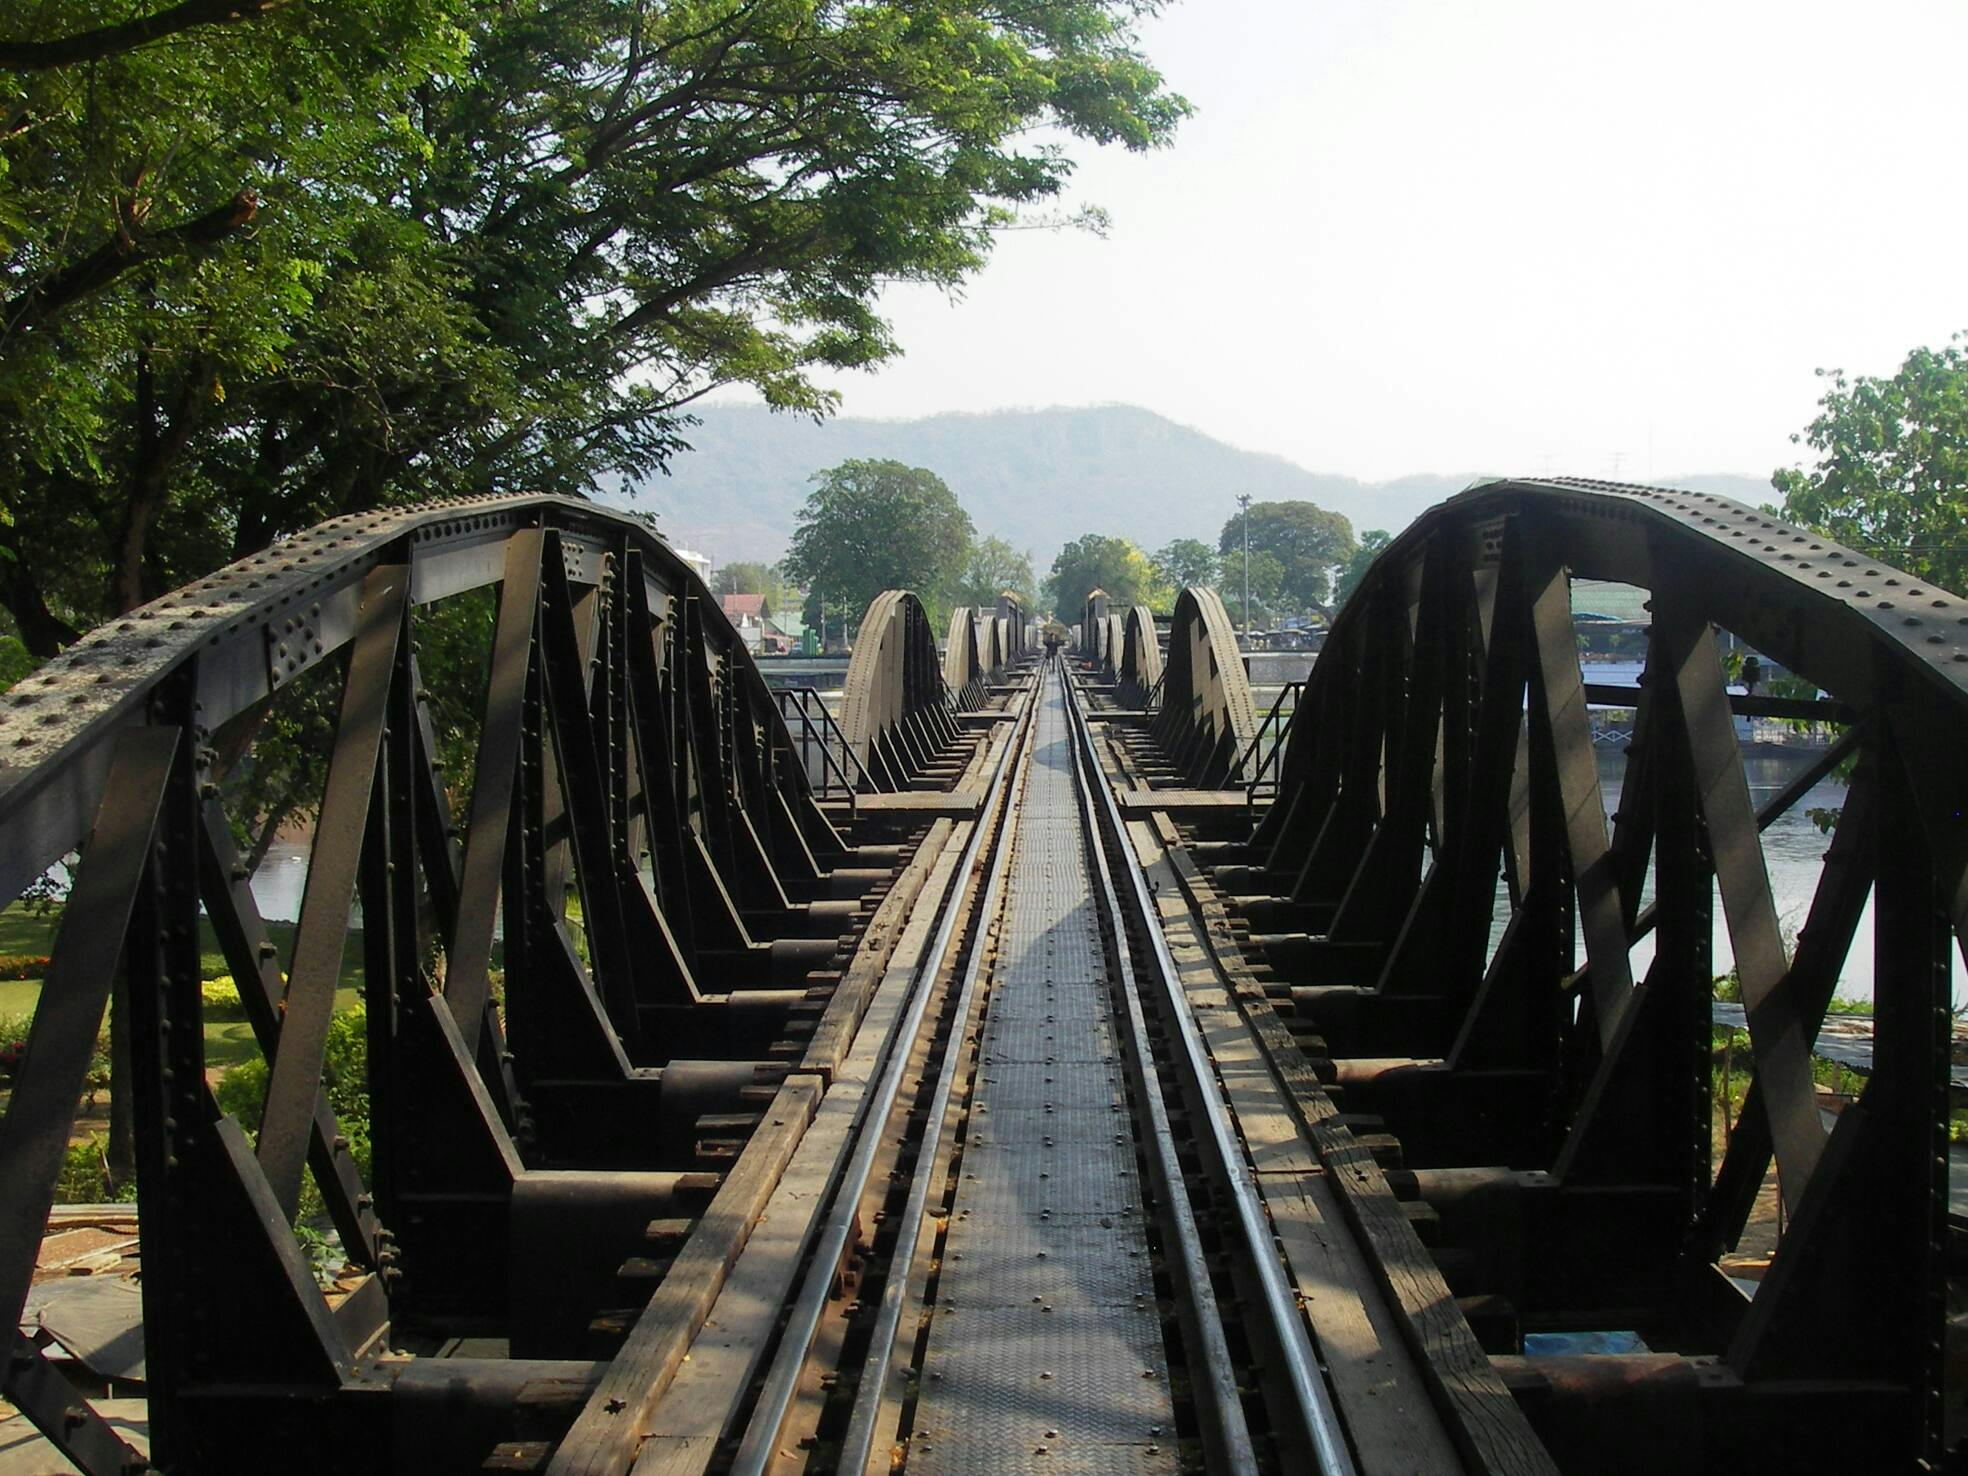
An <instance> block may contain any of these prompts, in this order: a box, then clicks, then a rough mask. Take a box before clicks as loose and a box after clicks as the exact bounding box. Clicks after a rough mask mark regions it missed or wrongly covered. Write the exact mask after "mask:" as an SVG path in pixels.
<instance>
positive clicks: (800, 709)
mask: <svg viewBox="0 0 1968 1476" xmlns="http://www.w3.org/2000/svg"><path fill="white" fill-rule="evenodd" d="M772 696H773V700H774V701H775V702H776V703H778V706H779V715H780V717H781V718H783V719H785V720H786V721H787V732H788V734H789V735H790V734H791V732H792V724H791V719H792V717H793V716H794V712H793V711H791V710H789V709H788V701H789V699H790V703H791V708H792V709H794V710H796V711H797V714H798V717H799V724H800V730H799V735H798V741H799V748H800V762H801V763H802V764H806V763H809V762H810V756H811V753H812V751H813V748H814V747H815V746H817V747H818V748H819V751H820V759H821V764H822V768H821V777H820V779H819V781H818V792H819V795H820V797H821V798H822V799H832V798H834V780H835V779H836V778H837V779H839V781H840V787H841V789H842V791H844V792H845V793H846V795H847V802H848V805H849V807H850V809H851V808H852V807H853V805H854V796H855V795H856V794H857V793H858V792H859V791H860V789H861V787H862V785H864V784H865V783H866V782H867V778H868V771H867V769H866V768H865V767H864V766H863V764H862V763H861V759H860V757H859V756H858V755H857V754H856V753H855V752H854V750H853V748H852V747H851V746H849V744H848V741H847V734H845V733H844V732H842V731H841V726H840V722H839V720H838V719H836V718H835V716H834V715H833V713H832V712H831V711H829V710H828V708H827V703H826V700H825V699H824V698H822V697H821V696H820V694H819V693H818V692H817V691H815V690H814V689H813V688H812V687H774V688H773V689H772ZM815 706H817V707H818V708H819V712H820V715H819V721H818V722H817V723H816V722H815V720H814V716H813V711H812V709H813V708H814V707H815ZM829 734H832V737H833V741H829V737H828V735H829ZM835 742H837V743H838V744H839V751H840V757H839V758H836V757H835V748H834V744H835ZM842 759H845V760H846V763H847V764H851V765H853V767H854V770H855V772H854V773H853V774H849V773H848V772H847V768H846V765H844V764H843V763H842V762H841V760H842ZM807 777H808V778H809V779H811V778H812V775H811V773H810V772H809V774H808V776H807Z"/></svg>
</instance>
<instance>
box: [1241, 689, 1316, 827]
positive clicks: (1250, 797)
mask: <svg viewBox="0 0 1968 1476" xmlns="http://www.w3.org/2000/svg"><path fill="white" fill-rule="evenodd" d="M1304 689H1305V683H1304V682H1302V681H1300V682H1286V683H1285V684H1284V686H1282V687H1280V688H1279V689H1278V695H1277V698H1276V699H1275V700H1274V701H1273V702H1272V704H1271V710H1270V711H1269V712H1267V713H1265V714H1264V716H1263V718H1262V719H1261V720H1260V721H1259V722H1258V725H1257V731H1256V732H1255V733H1253V734H1252V735H1251V741H1250V743H1249V744H1248V745H1246V746H1245V748H1244V751H1243V752H1242V753H1241V754H1239V755H1238V756H1237V762H1236V763H1235V764H1234V765H1233V766H1232V767H1231V770H1230V774H1231V778H1232V781H1233V782H1235V781H1236V780H1237V779H1239V778H1241V779H1242V781H1243V785H1244V796H1245V799H1246V801H1247V802H1248V803H1250V804H1252V805H1255V804H1256V803H1257V800H1258V791H1259V790H1260V789H1263V790H1264V791H1265V798H1266V799H1271V798H1275V797H1276V795H1277V792H1278V771H1279V769H1280V767H1281V765H1282V762H1283V756H1284V752H1285V742H1286V740H1287V739H1288V738H1289V737H1290V736H1291V728H1292V719H1293V718H1295V717H1297V716H1298V706H1299V703H1298V699H1299V698H1300V696H1302V695H1303V693H1304ZM1287 697H1289V698H1290V699H1291V708H1290V710H1289V711H1287V710H1286V709H1285V699H1286V698H1287ZM1274 729H1275V730H1276V731H1275V733H1274V732H1273V730H1274ZM1267 734H1271V735H1272V736H1271V746H1270V747H1269V748H1267V749H1265V750H1264V753H1263V756H1262V757H1261V758H1260V757H1258V750H1259V748H1260V747H1262V746H1263V744H1264V739H1265V736H1266V735H1267ZM1253 759H1255V760H1256V767H1255V768H1254V769H1253V768H1252V767H1251V762H1252V760H1253ZM1267 774H1268V775H1270V776H1271V778H1270V782H1269V784H1268V786H1267V784H1266V781H1265V776H1266V775H1267Z"/></svg>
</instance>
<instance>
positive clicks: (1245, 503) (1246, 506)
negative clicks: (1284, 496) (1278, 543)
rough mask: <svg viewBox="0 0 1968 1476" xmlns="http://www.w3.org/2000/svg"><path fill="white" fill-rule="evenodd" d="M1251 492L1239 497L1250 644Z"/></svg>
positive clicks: (1247, 641)
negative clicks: (1242, 524) (1241, 515)
mask: <svg viewBox="0 0 1968 1476" xmlns="http://www.w3.org/2000/svg"><path fill="white" fill-rule="evenodd" d="M1250 505H1251V500H1250V493H1248V492H1246V493H1244V494H1243V495H1242V496H1241V497H1239V498H1238V499H1237V506H1238V507H1240V508H1242V509H1243V511H1244V644H1245V645H1246V646H1248V645H1249V644H1250Z"/></svg>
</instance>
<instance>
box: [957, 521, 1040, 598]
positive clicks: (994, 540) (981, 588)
mask: <svg viewBox="0 0 1968 1476" xmlns="http://www.w3.org/2000/svg"><path fill="white" fill-rule="evenodd" d="M1037 588H1038V581H1037V580H1036V579H1034V578H1033V577H1032V556H1031V555H1030V554H1029V553H1021V552H1019V550H1018V549H1017V548H1015V547H1014V546H1013V545H1012V544H1011V543H1010V542H1009V541H1008V540H1006V539H1003V538H999V537H997V536H995V535H993V536H991V537H989V538H980V539H979V540H978V541H977V542H976V543H974V544H972V545H971V548H970V553H969V554H968V555H967V556H966V557H965V559H964V562H963V568H962V569H961V570H960V571H959V572H958V575H957V579H956V582H955V583H954V584H953V585H952V586H951V588H950V591H949V594H950V603H951V604H953V605H977V606H980V607H984V608H989V607H991V606H993V605H996V604H997V602H998V596H999V595H1001V594H1003V593H1004V592H1005V591H1006V590H1010V591H1011V592H1012V593H1013V594H1015V595H1017V596H1018V597H1019V599H1020V600H1022V601H1023V602H1024V604H1025V608H1026V609H1028V610H1030V609H1033V608H1035V607H1036V605H1037V603H1038V602H1037V600H1035V599H1034V598H1033V595H1034V593H1035V591H1036V590H1037Z"/></svg>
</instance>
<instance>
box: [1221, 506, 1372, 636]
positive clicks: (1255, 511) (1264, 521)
mask: <svg viewBox="0 0 1968 1476" xmlns="http://www.w3.org/2000/svg"><path fill="white" fill-rule="evenodd" d="M1248 516H1249V518H1250V547H1251V553H1252V554H1254V555H1255V554H1257V553H1260V552H1261V553H1268V554H1271V555H1273V556H1275V557H1276V558H1277V560H1278V563H1279V566H1280V570H1281V572H1280V575H1279V581H1278V598H1279V599H1281V600H1283V601H1284V602H1285V603H1286V604H1287V605H1290V606H1292V607H1295V608H1301V609H1302V608H1306V607H1312V608H1324V606H1325V605H1326V603H1327V602H1328V601H1329V600H1330V599H1331V598H1332V575H1333V566H1334V565H1336V564H1344V563H1345V562H1346V561H1347V560H1348V559H1350V558H1352V557H1353V550H1354V547H1355V545H1354V542H1353V525H1352V523H1350V522H1348V521H1347V519H1346V517H1345V516H1344V515H1343V514H1341V513H1336V512H1328V511H1327V510H1326V509H1325V508H1323V507H1320V506H1319V505H1318V504H1316V503H1311V502H1253V503H1252V504H1251V506H1250V512H1249V514H1248ZM1244 517H1245V514H1242V513H1239V514H1237V515H1235V516H1233V517H1232V518H1231V519H1230V520H1229V521H1228V522H1226V523H1225V524H1224V525H1223V533H1222V536H1221V537H1220V538H1218V540H1217V548H1218V549H1219V550H1220V551H1221V552H1223V553H1225V554H1229V553H1232V552H1234V553H1235V554H1236V555H1237V558H1238V564H1237V578H1236V580H1234V581H1232V582H1231V583H1230V584H1228V585H1226V588H1235V589H1236V591H1237V594H1238V597H1239V598H1241V597H1242V594H1243V563H1242V559H1243V551H1244ZM1225 567H1226V568H1228V565H1226V566H1225ZM1255 575H1256V566H1255V564H1253V565H1252V576H1253V579H1255ZM1251 597H1252V599H1255V598H1256V597H1257V592H1256V587H1255V584H1253V586H1252V591H1251Z"/></svg>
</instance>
